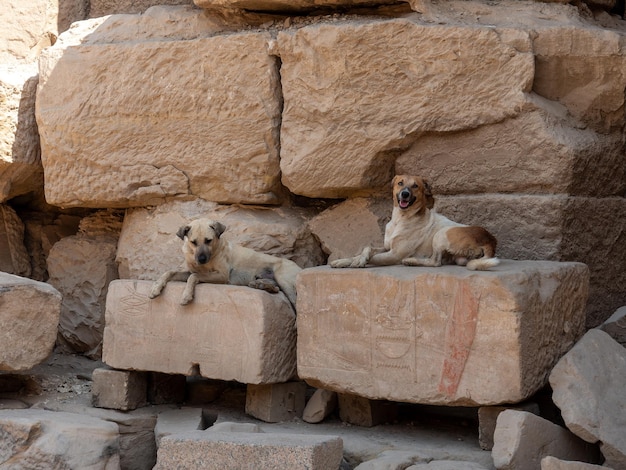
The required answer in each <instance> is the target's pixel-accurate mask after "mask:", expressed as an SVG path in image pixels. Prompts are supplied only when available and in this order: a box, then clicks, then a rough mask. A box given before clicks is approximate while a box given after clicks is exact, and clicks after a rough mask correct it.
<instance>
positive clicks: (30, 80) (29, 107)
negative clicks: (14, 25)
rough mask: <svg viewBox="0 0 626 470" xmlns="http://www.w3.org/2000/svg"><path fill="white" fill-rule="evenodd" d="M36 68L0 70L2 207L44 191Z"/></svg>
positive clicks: (0, 186) (30, 65) (26, 66)
mask: <svg viewBox="0 0 626 470" xmlns="http://www.w3.org/2000/svg"><path fill="white" fill-rule="evenodd" d="M37 82H38V77H37V66H36V64H26V65H11V66H2V67H0V203H2V202H5V201H7V200H9V199H12V198H14V197H16V196H20V195H22V194H26V193H29V192H34V191H41V190H42V188H43V168H42V166H41V158H40V150H39V135H38V134H37V124H36V122H35V94H36V90H37Z"/></svg>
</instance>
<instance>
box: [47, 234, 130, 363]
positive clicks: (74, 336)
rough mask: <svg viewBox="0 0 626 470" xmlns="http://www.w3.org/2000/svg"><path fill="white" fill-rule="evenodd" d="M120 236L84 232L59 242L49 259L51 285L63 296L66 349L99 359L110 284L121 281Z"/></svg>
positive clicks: (62, 338)
mask: <svg viewBox="0 0 626 470" xmlns="http://www.w3.org/2000/svg"><path fill="white" fill-rule="evenodd" d="M116 251H117V234H116V233H111V232H109V233H104V234H96V235H90V234H88V233H85V232H81V233H79V234H78V235H75V236H71V237H66V238H63V239H62V240H60V241H59V242H57V243H56V244H55V245H54V246H53V247H52V249H51V250H50V254H49V256H48V273H49V274H50V279H49V280H48V282H49V283H50V284H52V285H53V286H54V287H56V288H57V289H58V290H59V292H61V294H62V295H63V307H62V309H61V319H60V321H59V336H60V338H59V339H60V342H61V344H63V345H64V346H65V347H66V348H67V349H69V350H70V351H74V352H79V353H85V354H87V355H88V356H91V357H96V358H99V357H100V356H101V354H102V333H103V331H104V308H105V299H106V294H107V288H108V286H109V283H110V282H111V281H112V280H114V279H117V278H118V274H117V266H116V264H115V254H116Z"/></svg>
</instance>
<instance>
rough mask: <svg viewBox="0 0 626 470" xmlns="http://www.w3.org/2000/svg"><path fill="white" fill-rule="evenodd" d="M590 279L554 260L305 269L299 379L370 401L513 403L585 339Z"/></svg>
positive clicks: (300, 289) (539, 383)
mask: <svg viewBox="0 0 626 470" xmlns="http://www.w3.org/2000/svg"><path fill="white" fill-rule="evenodd" d="M588 281H589V278H588V269H587V267H586V266H585V265H583V264H581V263H557V262H549V261H511V260H503V261H502V263H501V265H500V266H498V267H496V268H494V269H493V270H490V271H483V272H476V271H470V270H468V269H466V268H464V267H460V266H443V267H440V268H408V267H406V266H390V267H377V268H365V269H341V270H339V269H332V268H329V267H319V268H312V269H305V270H304V271H302V272H301V273H300V274H299V276H298V281H297V289H298V304H297V309H298V375H299V377H300V378H301V379H304V380H306V381H307V382H308V383H309V384H310V385H312V386H314V387H318V388H326V389H329V390H335V391H337V392H341V393H349V394H355V395H360V396H363V397H367V398H371V399H385V400H393V401H402V402H410V403H423V404H433V405H460V406H465V405H467V406H475V405H496V404H503V403H517V402H520V401H523V400H524V399H526V398H528V397H529V396H531V395H532V394H533V393H535V392H536V391H537V390H538V389H539V388H541V387H542V386H543V385H545V384H546V382H547V378H548V374H549V373H550V370H551V368H552V366H553V365H554V364H555V363H556V361H558V359H559V358H560V357H561V356H562V355H563V354H564V353H565V352H566V351H567V350H569V348H571V346H572V345H573V344H574V343H575V341H576V340H577V339H578V338H579V337H580V336H581V335H582V333H583V329H584V306H585V302H586V299H587V288H588ZM372 286H376V288H375V289H372ZM485 383H489V384H490V386H489V387H485V386H484V384H485Z"/></svg>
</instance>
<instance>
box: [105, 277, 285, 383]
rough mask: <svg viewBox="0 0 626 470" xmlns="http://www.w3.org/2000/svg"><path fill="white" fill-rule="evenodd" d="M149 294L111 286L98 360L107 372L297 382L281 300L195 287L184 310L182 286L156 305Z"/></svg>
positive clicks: (140, 287) (234, 289) (138, 285)
mask: <svg viewBox="0 0 626 470" xmlns="http://www.w3.org/2000/svg"><path fill="white" fill-rule="evenodd" d="M151 286H152V282H150V281H137V280H118V281H113V282H112V283H111V284H110V285H109V291H108V294H107V304H106V314H105V317H106V327H105V329H104V343H103V356H102V357H103V360H104V362H105V363H107V364H108V365H109V366H111V367H115V368H118V369H128V370H146V371H154V372H164V373H168V374H186V375H192V374H200V375H202V376H203V377H208V378H212V379H220V380H236V381H238V382H242V383H251V384H261V383H277V382H285V381H287V380H289V379H290V378H292V377H293V376H294V374H295V370H296V352H295V344H296V329H295V315H294V313H293V310H292V308H291V306H290V305H289V302H288V301H287V299H286V297H285V296H284V295H283V294H269V293H267V292H264V291H261V290H255V289H250V288H248V287H240V286H228V285H214V284H199V285H197V286H196V291H195V292H196V293H195V298H194V301H193V302H192V303H191V304H189V305H185V306H182V305H180V304H179V301H180V298H181V296H182V293H183V289H184V287H185V284H184V283H182V282H172V283H169V284H168V285H167V287H166V288H165V290H164V291H163V294H162V295H161V296H160V297H157V298H156V299H154V300H150V299H148V293H149V291H150V288H151Z"/></svg>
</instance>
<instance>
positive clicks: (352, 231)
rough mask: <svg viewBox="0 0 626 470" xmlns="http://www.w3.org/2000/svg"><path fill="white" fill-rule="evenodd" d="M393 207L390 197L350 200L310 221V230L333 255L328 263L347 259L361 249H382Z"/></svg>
mask: <svg viewBox="0 0 626 470" xmlns="http://www.w3.org/2000/svg"><path fill="white" fill-rule="evenodd" d="M391 207H392V205H391V200H390V199H387V198H385V199H382V198H355V199H348V200H347V201H344V202H341V203H339V204H336V205H334V206H332V207H331V208H330V209H327V210H325V211H323V212H321V213H320V214H319V215H317V216H316V217H314V218H313V219H311V221H310V222H309V228H310V229H311V232H312V233H313V234H314V235H315V236H316V237H317V239H318V240H319V241H320V244H321V245H322V249H323V250H324V252H325V253H327V254H329V255H330V256H329V257H328V261H329V262H330V261H333V260H335V259H338V258H347V257H348V256H354V255H356V254H357V253H359V252H360V250H359V247H364V246H367V245H375V246H383V232H384V229H385V224H386V223H387V222H389V219H390V218H391ZM347 234H349V236H346V235H347Z"/></svg>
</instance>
